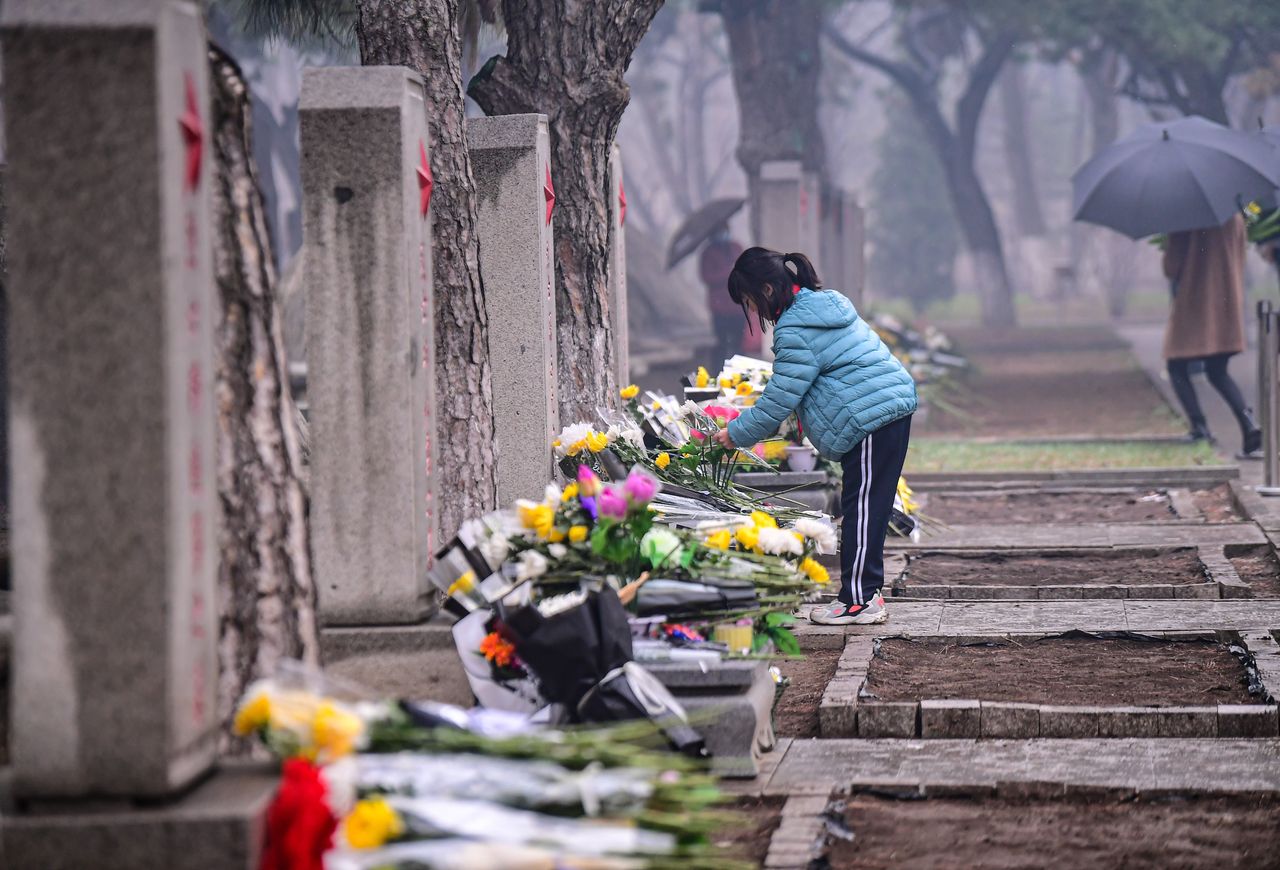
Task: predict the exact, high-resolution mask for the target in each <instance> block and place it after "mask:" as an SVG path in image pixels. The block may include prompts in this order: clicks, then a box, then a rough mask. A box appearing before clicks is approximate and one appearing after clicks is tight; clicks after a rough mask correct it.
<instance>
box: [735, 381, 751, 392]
mask: <svg viewBox="0 0 1280 870" xmlns="http://www.w3.org/2000/svg"><path fill="white" fill-rule="evenodd" d="M735 392H737V394H738V395H739V396H749V395H751V394H752V393H754V392H755V387H753V386H751V384H749V383H747V382H746V381H743V382H742V383H740V384H738V386H737V387H736V388H735Z"/></svg>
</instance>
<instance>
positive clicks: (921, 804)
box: [830, 795, 1280, 870]
mask: <svg viewBox="0 0 1280 870" xmlns="http://www.w3.org/2000/svg"><path fill="white" fill-rule="evenodd" d="M845 818H846V821H847V823H848V824H849V826H850V827H851V828H852V830H853V832H854V839H853V841H852V842H843V841H838V842H837V843H836V844H835V845H834V846H833V847H832V850H831V855H830V862H831V867H832V868H835V870H862V868H872V867H876V868H881V867H919V868H999V870H1021V868H1043V867H1054V866H1067V867H1124V868H1126V870H1148V868H1149V870H1166V868H1170V867H1177V868H1180V870H1193V868H1205V870H1211V868H1212V870H1221V868H1257V867H1276V866H1278V865H1280V857H1277V856H1280V802H1278V801H1277V800H1276V799H1275V798H1261V797H1257V798H1251V797H1217V798H1201V799H1195V800H1187V799H1183V800H1162V801H1154V800H1137V801H1119V800H1109V801H1090V802H1084V801H1067V800H1061V801H1011V800H999V799H995V798H986V799H978V800H969V799H964V798H946V799H937V798H935V799H930V800H916V801H902V800H893V799H891V798H879V797H872V796H869V795H859V796H856V797H854V798H852V799H850V800H849V801H848V803H847V805H846V810H845Z"/></svg>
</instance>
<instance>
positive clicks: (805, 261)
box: [782, 254, 822, 290]
mask: <svg viewBox="0 0 1280 870" xmlns="http://www.w3.org/2000/svg"><path fill="white" fill-rule="evenodd" d="M782 262H784V263H786V264H787V265H789V266H791V267H792V268H793V269H795V272H796V284H798V285H799V286H801V287H808V288H809V289H810V290H821V289H822V282H821V281H819V280H818V271H817V270H816V269H814V268H813V263H810V262H809V258H808V257H806V256H805V255H804V254H786V255H784V256H783V258H782Z"/></svg>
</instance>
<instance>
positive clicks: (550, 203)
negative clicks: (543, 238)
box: [542, 163, 556, 226]
mask: <svg viewBox="0 0 1280 870" xmlns="http://www.w3.org/2000/svg"><path fill="white" fill-rule="evenodd" d="M542 196H543V198H544V199H545V200H546V201H547V226H550V225H551V212H552V211H553V210H554V209H555V207H556V189H555V187H554V186H553V185H552V184H551V164H550V163H548V164H547V181H546V184H544V185H542Z"/></svg>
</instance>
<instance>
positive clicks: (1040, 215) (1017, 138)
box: [1000, 63, 1048, 236]
mask: <svg viewBox="0 0 1280 870" xmlns="http://www.w3.org/2000/svg"><path fill="white" fill-rule="evenodd" d="M1022 73H1023V70H1022V65H1021V64H1018V63H1011V64H1006V65H1005V69H1004V73H1003V74H1002V75H1001V76H1000V108H1001V109H1002V110H1003V114H1004V154H1005V158H1006V159H1007V160H1008V161H1009V180H1010V181H1011V182H1013V196H1014V207H1015V209H1016V212H1017V217H1016V220H1015V221H1014V226H1016V227H1017V228H1018V234H1019V235H1022V236H1043V235H1044V234H1045V233H1046V232H1048V227H1047V226H1046V225H1045V220H1044V210H1043V209H1042V208H1041V207H1040V192H1039V190H1038V189H1037V188H1036V174H1035V167H1034V165H1033V161H1032V158H1031V144H1030V142H1029V141H1028V137H1027V94H1026V88H1025V86H1024V83H1023V76H1022Z"/></svg>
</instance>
